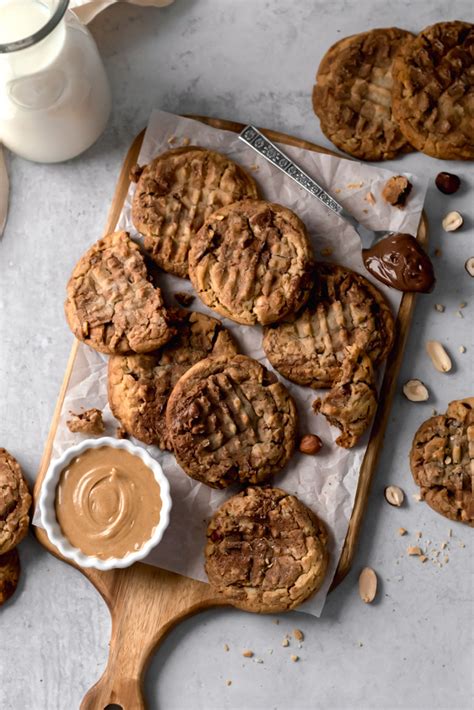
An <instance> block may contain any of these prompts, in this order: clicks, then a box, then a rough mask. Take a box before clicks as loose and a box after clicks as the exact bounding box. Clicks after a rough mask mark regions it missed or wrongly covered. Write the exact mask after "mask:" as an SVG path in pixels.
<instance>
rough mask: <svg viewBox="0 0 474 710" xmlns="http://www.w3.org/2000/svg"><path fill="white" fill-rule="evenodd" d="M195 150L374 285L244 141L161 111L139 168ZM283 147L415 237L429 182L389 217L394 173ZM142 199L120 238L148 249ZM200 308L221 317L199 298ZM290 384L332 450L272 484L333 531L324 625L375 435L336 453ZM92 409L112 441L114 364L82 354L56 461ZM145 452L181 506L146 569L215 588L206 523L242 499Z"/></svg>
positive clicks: (350, 243)
mask: <svg viewBox="0 0 474 710" xmlns="http://www.w3.org/2000/svg"><path fill="white" fill-rule="evenodd" d="M188 141H190V143H191V144H194V145H200V146H204V147H208V148H212V149H214V150H218V151H220V152H222V153H225V154H227V155H228V156H229V157H231V158H232V159H234V160H236V161H237V162H238V163H240V164H241V165H243V166H244V167H245V168H247V170H249V171H251V173H252V174H253V175H254V177H255V179H256V180H257V182H258V184H259V186H260V189H261V192H262V195H263V196H264V197H265V198H266V199H269V200H273V201H275V202H279V203H281V204H283V205H286V206H287V207H290V208H291V209H293V210H294V211H295V212H297V214H298V215H299V216H300V217H301V218H302V220H303V221H304V222H305V224H306V226H307V228H308V231H309V234H310V236H311V240H312V243H313V247H314V252H315V254H316V257H317V258H318V257H319V258H321V250H325V249H331V250H332V253H331V255H330V257H329V259H330V260H332V261H336V262H339V263H341V264H344V265H345V266H348V267H350V268H352V269H354V270H355V271H359V272H361V273H363V274H364V275H365V276H366V277H367V278H369V276H368V274H367V272H366V271H365V269H364V267H363V264H362V260H361V246H360V241H359V237H358V236H357V234H356V233H355V232H354V231H353V230H352V228H351V227H349V226H348V225H346V224H345V223H343V222H342V221H341V220H340V219H339V218H338V217H337V216H336V215H334V214H333V213H332V212H330V211H329V210H327V209H326V208H325V207H324V206H323V205H322V204H320V202H319V201H318V200H317V199H316V198H314V197H312V196H311V195H310V194H308V193H306V192H305V191H304V190H303V189H301V188H299V187H298V186H297V185H296V184H295V183H294V182H293V181H291V180H290V179H289V178H288V177H287V176H285V175H283V174H282V173H281V172H280V171H278V170H277V168H275V167H274V166H273V165H271V164H269V163H267V162H266V161H265V160H264V159H263V158H260V156H258V155H257V154H256V153H255V152H254V151H253V150H251V149H250V148H249V147H247V146H246V145H244V144H243V143H242V142H241V141H239V140H238V139H237V137H236V134H234V133H231V132H228V131H222V130H217V129H214V128H211V127H209V126H206V125H204V124H202V123H200V122H197V121H193V120H190V119H186V118H182V117H180V116H175V115H172V114H168V113H164V112H162V111H155V112H154V113H153V114H152V116H151V118H150V122H149V124H148V128H147V131H146V134H145V138H144V141H143V145H142V148H141V151H140V156H139V163H140V164H143V163H146V162H148V161H149V160H150V159H151V158H153V157H154V156H155V155H157V154H158V153H161V152H163V151H164V150H168V149H169V148H170V147H177V146H179V145H183V144H186V143H187V142H188ZM281 147H282V149H283V150H284V151H285V152H287V153H288V154H289V155H290V157H292V158H293V159H294V160H295V161H297V162H298V163H299V164H300V165H301V167H302V168H303V169H304V170H306V172H308V173H309V175H311V176H314V177H315V178H316V179H317V180H318V181H319V182H320V183H321V184H322V185H323V186H324V187H326V188H327V190H328V191H329V192H331V193H333V195H334V197H336V199H338V200H339V201H340V202H341V203H342V204H343V205H344V207H346V208H347V209H348V210H349V211H351V212H352V213H353V214H354V215H355V216H356V217H357V218H358V219H359V220H360V221H362V222H364V223H365V224H366V225H367V226H368V227H372V228H374V229H383V228H387V229H389V230H394V231H403V232H408V233H411V234H415V233H416V230H417V227H418V223H419V220H420V216H421V211H422V208H423V201H424V197H425V191H426V182H425V180H423V179H421V178H419V177H417V176H414V175H410V174H408V177H409V179H410V181H411V182H412V183H413V186H414V187H413V191H412V194H411V196H410V199H409V201H408V204H407V206H406V208H405V209H404V210H399V209H397V208H393V207H390V206H389V205H387V204H386V203H385V202H384V201H383V200H382V198H381V190H382V188H383V185H384V183H385V182H386V180H387V179H388V178H389V177H390V176H391V175H393V173H391V172H390V171H388V170H384V169H381V168H376V167H373V166H371V165H367V164H361V163H357V162H354V161H350V160H345V159H342V158H335V157H332V156H327V155H323V154H319V153H313V152H311V151H307V150H302V149H300V148H294V147H288V146H281ZM134 189H135V185H134V184H132V185H131V187H130V191H129V194H128V196H127V200H126V202H125V205H124V207H123V211H122V214H121V216H120V218H119V221H118V224H117V229H126V230H128V231H129V232H130V234H131V235H132V236H133V237H134V238H137V239H139V235H138V234H137V232H136V230H135V229H134V227H133V224H132V222H131V219H130V205H131V199H132V197H133V192H134ZM369 192H371V193H372V195H373V196H374V198H375V204H371V203H370V202H368V201H367V200H366V197H367V194H368V193H369ZM91 236H92V235H91ZM93 236H94V237H97V238H99V237H100V234H99V232H98V233H97V235H93ZM326 258H327V257H326ZM159 285H160V287H161V288H162V290H163V293H164V294H165V298H166V300H167V302H168V303H169V304H170V305H171V304H173V305H176V302H175V301H174V299H173V296H172V294H173V292H176V291H189V292H192V287H191V284H190V283H189V282H188V281H186V280H183V279H179V278H177V277H174V276H170V275H168V274H164V273H161V274H160V280H159ZM377 286H378V287H379V288H381V290H382V291H383V292H384V293H385V295H386V296H387V298H388V300H389V301H390V303H391V305H392V308H393V311H394V313H396V312H397V310H398V306H399V303H400V299H401V294H400V292H398V291H395V290H393V289H390V288H387V287H384V286H383V285H382V284H380V283H378V282H377ZM191 308H192V309H194V310H199V311H202V312H203V313H208V314H210V315H212V312H211V311H210V310H209V309H207V308H206V307H205V306H204V305H203V304H201V302H200V301H199V299H198V298H196V299H195V301H194V302H193V303H192V305H191ZM214 315H216V314H214ZM218 317H219V316H218ZM223 322H224V324H225V325H226V327H227V328H229V329H230V330H231V331H232V335H233V336H234V337H235V339H236V341H237V342H238V343H239V345H240V348H241V351H242V352H243V353H245V354H247V355H250V356H252V357H254V358H256V359H258V360H260V361H261V362H263V363H264V364H265V365H266V366H267V367H269V368H270V369H272V368H271V366H270V364H269V362H268V361H267V360H266V359H265V356H264V353H263V351H262V349H261V330H260V328H259V327H248V326H242V325H238V324H237V323H233V322H232V321H227V320H224V321H223ZM281 379H283V378H281ZM283 381H284V383H285V384H286V386H287V387H288V389H289V390H290V392H291V394H292V395H293V397H294V398H295V400H296V403H297V407H298V413H299V419H300V431H301V433H307V432H312V433H315V434H318V435H319V436H320V437H321V439H322V440H323V442H324V447H323V449H322V450H321V452H320V453H319V454H318V455H317V456H304V455H303V454H300V453H296V454H295V455H294V457H293V458H292V459H291V461H290V462H289V464H288V466H287V467H286V469H285V470H284V471H283V472H281V473H280V474H279V475H278V476H276V477H275V478H274V479H273V484H274V485H276V486H281V487H282V488H284V489H285V490H287V491H289V492H291V493H295V494H296V495H297V496H298V497H299V498H300V499H301V500H302V501H304V503H306V504H307V505H308V506H309V507H310V508H312V509H313V510H314V511H315V512H316V513H317V514H318V515H319V516H320V517H321V519H322V520H323V521H324V522H325V523H326V525H327V527H328V529H329V531H330V567H329V571H328V574H327V577H326V579H325V582H324V585H323V587H322V588H321V589H320V590H319V592H318V593H317V594H316V595H314V596H313V597H312V598H311V599H310V600H308V601H307V602H306V603H305V604H304V605H303V606H302V607H300V610H301V611H306V612H308V613H310V614H313V615H315V616H319V615H320V614H321V611H322V609H323V606H324V602H325V599H326V595H327V591H328V589H329V587H330V585H331V581H332V578H333V576H334V572H335V570H336V568H337V564H338V561H339V557H340V553H341V550H342V546H343V544H344V539H345V536H346V532H347V526H348V523H349V520H350V517H351V513H352V507H353V503H354V496H355V492H356V488H357V481H358V476H359V471H360V467H361V464H362V460H363V457H364V454H365V450H366V446H367V442H368V440H369V435H368V433H367V434H366V436H365V437H364V438H363V440H362V441H361V443H360V444H359V445H358V446H357V447H355V448H353V449H350V450H346V449H342V448H340V447H338V446H336V444H335V443H334V440H335V439H336V437H337V436H338V434H339V431H338V430H336V429H333V428H332V427H330V426H329V425H328V424H327V422H326V420H325V418H324V417H323V416H321V415H318V416H316V415H315V414H313V413H312V410H311V403H312V401H313V400H314V399H315V398H316V396H318V393H317V392H315V391H314V390H311V389H309V388H306V387H299V386H298V385H295V384H292V383H291V382H288V381H287V380H284V379H283ZM321 394H324V393H321ZM89 407H99V408H101V409H103V411H104V419H105V422H106V425H107V432H106V433H107V434H109V435H112V436H113V435H114V433H115V429H116V427H117V425H118V422H117V421H116V420H115V419H114V417H113V416H112V414H111V412H110V409H109V407H108V403H107V358H106V356H104V355H101V354H99V353H97V352H95V351H93V350H91V349H90V348H88V347H87V346H85V345H82V344H81V346H80V348H79V352H78V356H77V359H76V361H75V364H74V368H73V372H72V376H71V380H70V383H69V388H68V391H67V394H66V397H65V400H64V406H63V411H62V414H61V418H60V422H59V426H58V429H57V433H56V438H55V441H54V447H53V456H54V457H57V456H59V455H60V454H61V453H62V452H63V451H64V450H65V449H66V448H68V447H69V446H71V445H72V444H74V443H76V442H77V441H78V440H80V439H81V438H83V437H81V435H80V434H71V432H70V431H69V430H68V429H67V427H66V423H65V422H66V419H67V418H68V414H69V411H74V412H78V411H80V410H81V408H89ZM135 443H139V442H137V441H136V442H135ZM146 448H147V449H148V451H149V452H150V454H151V455H152V456H154V457H155V458H156V459H158V460H159V461H160V463H161V465H162V467H163V470H164V472H165V474H166V476H167V477H168V479H169V481H170V485H171V495H172V500H173V510H172V512H171V522H170V526H169V528H168V529H167V531H166V533H165V536H164V538H163V540H162V542H161V543H160V545H159V546H158V548H156V549H155V550H154V551H153V552H152V553H151V554H150V556H149V557H148V558H147V560H146V562H148V563H149V564H152V565H156V566H159V567H163V568H165V569H168V570H172V571H173V572H178V573H180V574H183V575H186V576H189V577H193V578H194V579H199V580H203V581H206V574H205V572H204V566H203V565H204V558H203V550H204V545H205V530H206V523H207V520H208V518H209V517H210V516H211V515H212V513H213V511H214V510H216V508H217V507H218V506H219V505H220V504H221V503H222V502H223V501H224V500H225V499H226V498H227V497H228V496H230V495H232V493H234V492H235V491H233V490H229V489H227V490H226V491H216V490H214V489H212V488H209V487H207V486H205V485H203V484H200V483H197V482H196V481H193V480H192V479H191V478H189V477H188V476H187V475H186V474H184V473H183V471H182V470H181V469H180V467H179V466H178V465H177V463H176V461H175V459H174V457H173V456H172V454H170V453H164V452H161V451H160V450H159V449H157V448H156V447H146ZM35 523H36V524H41V521H40V520H38V519H37V518H35Z"/></svg>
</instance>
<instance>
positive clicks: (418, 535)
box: [415, 530, 422, 539]
mask: <svg viewBox="0 0 474 710" xmlns="http://www.w3.org/2000/svg"><path fill="white" fill-rule="evenodd" d="M415 535H416V536H417V538H418V539H420V537H421V535H422V533H421V532H420V531H419V530H417V531H416V533H415Z"/></svg>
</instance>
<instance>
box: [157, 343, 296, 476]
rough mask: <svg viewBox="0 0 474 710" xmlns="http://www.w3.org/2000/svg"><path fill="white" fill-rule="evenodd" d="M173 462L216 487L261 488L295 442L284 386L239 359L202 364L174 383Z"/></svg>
mask: <svg viewBox="0 0 474 710" xmlns="http://www.w3.org/2000/svg"><path fill="white" fill-rule="evenodd" d="M166 425H167V427H168V433H169V436H170V440H171V445H172V448H173V451H174V453H175V456H176V460H177V461H178V463H179V465H180V466H181V467H182V468H183V469H184V471H185V472H186V473H187V474H188V475H189V476H191V477H192V478H195V479H196V480H197V481H201V482H203V483H207V484H208V485H209V486H213V487H214V488H225V487H226V486H229V485H230V484H231V483H234V482H236V481H239V482H240V483H260V482H262V481H264V480H265V479H267V478H269V477H270V476H272V475H273V474H275V473H277V472H278V471H280V470H281V469H282V468H283V467H284V466H285V464H286V463H287V462H288V460H289V459H290V457H291V455H292V453H293V451H294V448H295V440H296V407H295V404H294V402H293V399H292V398H291V396H290V394H289V392H288V391H287V389H286V387H284V386H283V385H282V384H281V382H278V380H277V378H276V377H275V375H274V374H273V373H271V372H269V371H268V370H267V369H266V368H265V367H263V365H261V364H260V363H259V362H257V360H252V358H250V357H246V356H245V355H235V356H234V357H230V358H229V357H219V358H207V359H206V360H201V361H200V362H198V363H197V364H196V365H194V366H193V367H192V368H191V369H190V370H188V371H187V372H186V373H185V374H184V375H183V376H182V377H181V379H180V380H178V382H177V384H176V386H175V388H174V389H173V392H172V393H171V396H170V398H169V400H168V407H167V409H166Z"/></svg>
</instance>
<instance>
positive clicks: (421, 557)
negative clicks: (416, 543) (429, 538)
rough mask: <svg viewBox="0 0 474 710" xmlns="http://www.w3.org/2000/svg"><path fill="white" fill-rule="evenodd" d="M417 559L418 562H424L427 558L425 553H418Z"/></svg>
mask: <svg viewBox="0 0 474 710" xmlns="http://www.w3.org/2000/svg"><path fill="white" fill-rule="evenodd" d="M418 559H419V560H420V562H426V560H427V559H428V558H427V556H426V555H420V556H419V558H418Z"/></svg>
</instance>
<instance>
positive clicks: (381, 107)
mask: <svg viewBox="0 0 474 710" xmlns="http://www.w3.org/2000/svg"><path fill="white" fill-rule="evenodd" d="M411 37H413V35H411V34H410V33H409V32H406V31H405V30H400V29H398V28H397V27H390V28H385V29H377V30H370V31H369V32H363V33H361V34H357V35H352V36H351V37H346V38H344V39H341V40H340V41H339V42H336V44H334V45H333V46H332V47H331V48H330V49H329V50H328V51H327V52H326V54H325V55H324V57H323V59H322V61H321V64H320V65H319V69H318V73H317V75H316V85H315V86H314V89H313V108H314V112H315V113H316V115H317V116H318V117H319V120H320V122H321V130H322V131H323V133H324V134H325V135H326V136H327V137H328V138H329V140H331V141H332V142H333V143H334V144H335V145H336V146H337V147H338V148H340V149H341V150H344V151H345V152H346V153H349V154H350V155H353V156H354V157H356V158H361V159H362V160H389V159H390V158H394V157H395V156H396V155H398V153H407V152H409V151H411V150H412V148H411V146H410V145H409V143H408V141H407V140H406V138H405V136H404V135H403V133H402V132H401V131H400V129H399V127H398V125H397V123H396V121H395V120H394V118H393V116H392V63H393V60H394V58H395V56H396V54H397V52H398V51H399V49H400V47H402V46H403V45H404V44H405V42H407V40H409V39H410V38H411Z"/></svg>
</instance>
